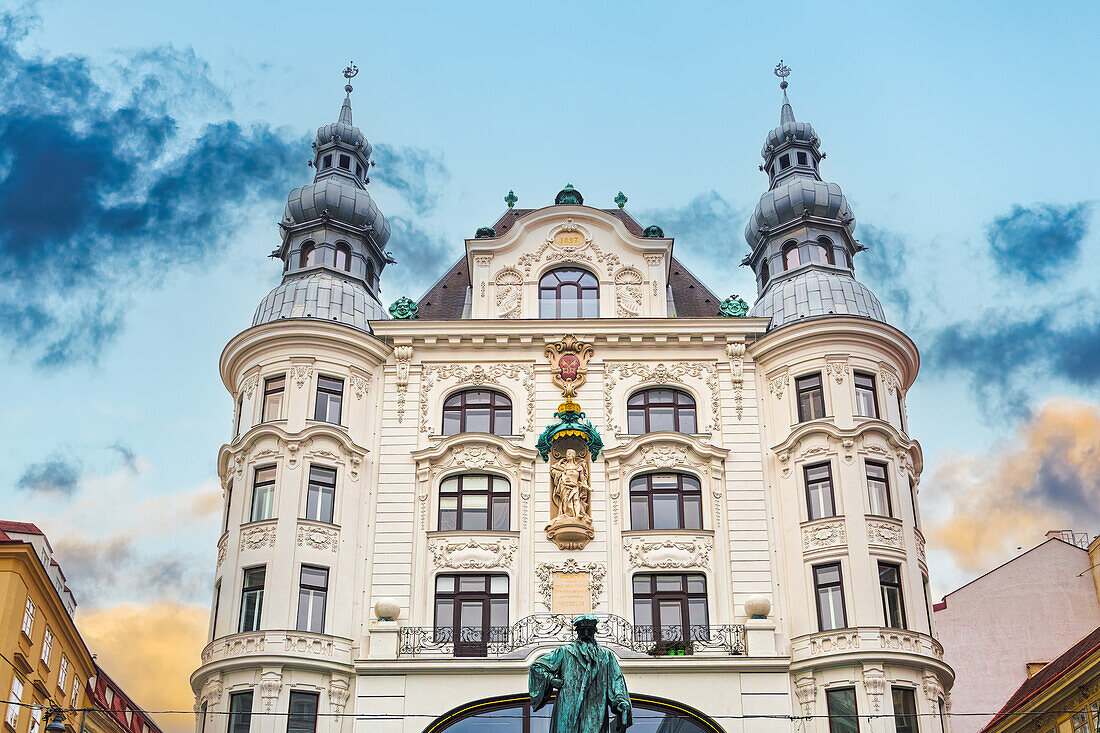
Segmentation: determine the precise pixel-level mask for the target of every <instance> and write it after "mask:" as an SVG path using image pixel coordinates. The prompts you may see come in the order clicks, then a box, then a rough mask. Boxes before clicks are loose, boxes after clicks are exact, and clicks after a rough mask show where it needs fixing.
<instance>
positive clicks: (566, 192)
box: [554, 183, 584, 206]
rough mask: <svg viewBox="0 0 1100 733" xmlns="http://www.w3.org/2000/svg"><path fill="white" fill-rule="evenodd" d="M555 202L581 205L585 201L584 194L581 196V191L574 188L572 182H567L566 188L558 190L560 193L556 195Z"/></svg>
mask: <svg viewBox="0 0 1100 733" xmlns="http://www.w3.org/2000/svg"><path fill="white" fill-rule="evenodd" d="M554 203H555V204H576V205H578V206H580V205H581V204H583V203H584V196H581V192H580V191H578V190H577V189H575V188H573V184H572V183H567V184H565V188H563V189H562V190H560V191H558V195H557V196H555V197H554Z"/></svg>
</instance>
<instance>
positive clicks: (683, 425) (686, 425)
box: [680, 407, 699, 433]
mask: <svg viewBox="0 0 1100 733" xmlns="http://www.w3.org/2000/svg"><path fill="white" fill-rule="evenodd" d="M680 432H681V433H696V432H699V431H698V429H697V427H696V425H695V408H694V407H692V408H684V407H681V408H680Z"/></svg>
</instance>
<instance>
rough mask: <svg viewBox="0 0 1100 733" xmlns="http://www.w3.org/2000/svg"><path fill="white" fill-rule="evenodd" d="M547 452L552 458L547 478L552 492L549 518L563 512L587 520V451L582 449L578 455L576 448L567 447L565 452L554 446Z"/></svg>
mask: <svg viewBox="0 0 1100 733" xmlns="http://www.w3.org/2000/svg"><path fill="white" fill-rule="evenodd" d="M582 450H584V449H582ZM551 456H552V459H553V462H552V463H551V464H550V482H551V485H552V486H553V495H552V499H551V502H552V506H551V508H550V518H551V519H554V518H556V517H559V516H564V517H568V518H571V519H580V520H588V521H591V518H592V513H591V511H590V509H589V500H590V499H589V497H590V496H591V485H590V484H589V471H588V451H587V450H584V456H583V457H581V456H579V455H578V453H577V449H576V448H567V449H566V451H565V455H562V454H561V453H560V452H559V451H556V450H555V451H553V452H552V453H551Z"/></svg>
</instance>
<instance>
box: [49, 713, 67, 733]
mask: <svg viewBox="0 0 1100 733" xmlns="http://www.w3.org/2000/svg"><path fill="white" fill-rule="evenodd" d="M51 715H52V716H53V720H51V721H50V723H49V725H47V726H46V733H65V715H64V714H63V713H62V712H61V711H60V710H58V709H57V708H54V709H53V710H50V711H48V712H47V713H46V717H47V718H48V717H50V716H51Z"/></svg>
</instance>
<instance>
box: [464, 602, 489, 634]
mask: <svg viewBox="0 0 1100 733" xmlns="http://www.w3.org/2000/svg"><path fill="white" fill-rule="evenodd" d="M484 612H485V604H484V601H462V602H461V603H460V604H459V625H460V626H462V627H463V628H467V627H476V628H478V629H479V630H480V629H481V622H482V615H483V614H484ZM478 639H480V636H479V637H478Z"/></svg>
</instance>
